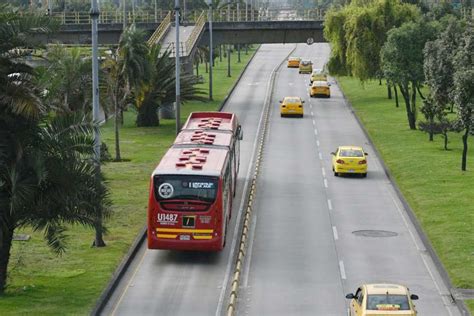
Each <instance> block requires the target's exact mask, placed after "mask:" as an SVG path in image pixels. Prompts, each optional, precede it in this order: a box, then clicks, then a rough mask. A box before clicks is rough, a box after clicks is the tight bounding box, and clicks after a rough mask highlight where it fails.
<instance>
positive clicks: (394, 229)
mask: <svg viewBox="0 0 474 316" xmlns="http://www.w3.org/2000/svg"><path fill="white" fill-rule="evenodd" d="M293 48H294V45H262V47H261V48H260V50H259V51H258V53H257V54H256V56H255V58H254V59H253V61H252V62H251V64H250V65H249V67H248V69H247V71H246V73H245V74H244V76H243V78H242V80H241V82H240V84H239V85H238V87H237V88H236V90H235V91H234V93H233V95H232V96H231V98H230V99H229V102H228V104H227V106H226V108H225V109H224V110H225V111H232V112H235V113H237V115H238V116H239V119H240V121H241V123H242V126H243V131H244V140H243V142H242V146H241V169H240V174H239V179H238V191H237V195H236V199H235V200H234V205H233V218H232V222H231V225H230V228H231V229H230V231H229V236H230V237H231V239H230V240H229V239H228V243H227V246H226V248H225V250H224V251H222V252H221V253H210V254H209V253H191V252H173V251H162V250H146V248H145V245H144V246H143V248H142V249H141V250H140V252H139V254H138V255H137V257H136V260H135V261H134V263H133V264H132V266H131V267H130V269H129V271H128V272H127V275H126V277H125V278H124V279H123V281H122V283H121V284H120V286H119V288H118V290H117V291H116V293H114V295H113V297H112V299H111V300H110V301H109V304H108V306H107V307H106V309H105V311H104V314H106V315H110V314H112V315H216V316H217V315H223V314H224V313H225V310H226V307H227V300H228V297H229V296H228V291H229V284H228V283H229V281H230V274H231V272H232V269H233V264H234V262H235V261H234V260H235V248H236V243H237V237H238V233H239V232H238V231H236V230H235V227H236V223H237V222H239V220H240V214H241V212H242V207H243V205H242V203H243V197H242V192H243V191H244V190H245V183H246V180H247V179H248V177H249V165H250V164H249V163H250V161H251V159H252V157H253V154H254V148H255V140H256V133H257V127H258V126H259V122H260V118H261V113H262V109H263V103H264V100H265V95H266V90H267V88H268V80H269V78H270V74H271V72H272V70H273V69H274V68H275V67H276V66H277V65H278V64H279V63H280V62H281V61H282V60H283V59H284V58H285V57H286V56H287V54H288V53H289V52H290V51H291V50H292V49H293ZM294 55H299V56H301V57H307V58H310V59H312V60H313V62H314V63H315V66H316V67H317V68H321V67H322V65H323V64H324V63H325V62H326V61H327V58H328V55H329V46H328V45H327V44H314V45H312V46H307V45H299V46H298V47H297V50H296V51H295V53H294ZM308 84H309V75H299V74H298V70H297V69H288V68H286V67H282V68H281V69H280V71H279V74H278V75H277V77H276V82H275V89H274V92H275V94H274V98H273V101H272V104H271V106H272V109H271V112H270V122H269V123H270V124H269V131H268V134H267V139H266V144H265V147H264V156H263V162H262V165H261V166H262V167H261V173H260V176H259V179H258V189H257V195H256V200H255V201H254V218H253V221H252V226H251V235H250V242H249V249H248V252H247V256H246V261H245V265H244V269H243V277H242V279H241V283H242V284H241V289H240V291H239V301H238V302H239V304H238V306H237V314H238V315H324V316H329V315H346V311H347V306H348V301H347V300H346V299H345V294H346V293H349V292H353V291H354V290H355V289H356V287H357V286H358V285H359V284H360V283H364V282H394V283H402V284H405V285H407V286H408V287H409V288H410V289H411V291H412V292H413V293H416V294H418V295H419V296H420V300H419V301H417V302H416V305H417V309H418V311H419V315H429V316H437V315H459V312H458V310H457V308H456V307H455V306H454V305H452V304H451V303H450V301H449V299H448V298H449V291H448V290H447V289H446V288H445V287H444V285H443V283H442V281H441V278H440V276H439V273H438V272H437V270H436V268H435V266H434V264H433V262H432V261H431V258H430V257H429V256H428V254H427V253H426V251H425V249H424V247H423V245H422V243H421V241H420V239H419V237H418V236H417V233H416V231H415V229H414V227H413V225H412V224H411V223H410V221H409V219H408V217H407V215H406V214H405V211H404V209H403V206H402V204H401V202H400V200H399V199H398V197H397V195H396V193H395V191H394V189H393V187H392V185H391V183H390V182H389V180H388V178H387V177H386V175H385V173H384V171H383V169H382V167H381V165H380V162H379V161H378V160H377V158H376V156H375V154H374V152H373V149H372V148H371V146H370V145H369V143H368V140H367V139H366V137H365V136H364V134H363V132H362V130H361V129H360V127H359V126H358V124H357V122H356V120H355V118H354V116H353V114H352V113H351V111H350V109H349V108H348V107H347V105H346V104H345V102H344V99H343V97H342V95H341V92H340V90H339V88H338V86H337V84H336V83H334V82H333V85H332V86H331V92H332V97H331V98H330V99H310V98H309V95H308ZM289 95H297V96H301V97H303V98H304V99H305V100H306V103H305V116H304V118H302V119H301V118H281V117H280V115H279V111H278V102H277V101H278V100H280V99H282V98H283V97H284V96H289ZM344 144H348V145H362V146H364V148H365V150H366V151H367V152H368V153H369V156H368V160H369V172H368V176H367V178H365V179H364V178H352V177H334V176H333V174H332V171H331V155H330V152H331V151H334V149H335V148H336V147H337V146H338V145H344ZM150 172H151V170H150ZM144 222H145V219H144ZM360 230H368V231H369V233H376V232H373V231H375V230H382V231H386V232H390V233H392V235H394V236H392V237H363V236H359V235H356V234H354V232H355V231H360Z"/></svg>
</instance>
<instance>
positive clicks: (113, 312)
mask: <svg viewBox="0 0 474 316" xmlns="http://www.w3.org/2000/svg"><path fill="white" fill-rule="evenodd" d="M147 252H148V251H147V250H146V249H145V251H144V252H143V255H142V257H141V258H140V261H139V262H138V264H137V266H136V268H135V271H133V274H132V277H131V278H130V280H128V282H127V285H126V286H125V289H124V291H123V292H122V295H120V298H119V300H118V301H117V304H115V307H114V309H113V311H112V313H111V316H114V315H115V313H116V312H117V309H118V307H119V306H120V304H121V303H122V300H123V298H124V297H125V294H126V293H127V291H128V289H129V287H130V285H131V283H132V281H133V280H134V279H135V275H136V274H137V272H138V268H140V266H141V265H142V263H143V259H145V255H146V253H147Z"/></svg>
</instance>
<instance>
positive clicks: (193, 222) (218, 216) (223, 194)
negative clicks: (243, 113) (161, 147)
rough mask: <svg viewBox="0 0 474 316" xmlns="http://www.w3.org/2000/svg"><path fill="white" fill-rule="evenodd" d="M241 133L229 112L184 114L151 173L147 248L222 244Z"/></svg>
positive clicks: (219, 247)
mask: <svg viewBox="0 0 474 316" xmlns="http://www.w3.org/2000/svg"><path fill="white" fill-rule="evenodd" d="M241 138H242V131H241V127H240V125H239V124H238V121H237V118H236V116H235V115H234V114H232V113H221V112H196V113H191V114H190V116H189V118H188V120H187V121H186V123H185V125H184V126H183V129H182V132H180V134H179V135H178V136H177V138H176V140H175V142H174V144H173V146H172V148H170V149H169V150H168V152H167V153H166V154H165V156H164V157H163V158H162V160H161V162H160V164H159V165H158V167H157V168H156V169H155V170H154V172H153V174H152V176H151V182H150V183H151V184H150V197H149V203H148V248H149V249H175V250H198V251H201V250H206V251H219V250H222V249H223V248H224V246H225V240H226V235H227V226H228V224H229V221H230V218H231V211H232V209H231V208H232V198H233V195H234V194H235V190H236V179H237V173H238V168H239V141H240V139H241Z"/></svg>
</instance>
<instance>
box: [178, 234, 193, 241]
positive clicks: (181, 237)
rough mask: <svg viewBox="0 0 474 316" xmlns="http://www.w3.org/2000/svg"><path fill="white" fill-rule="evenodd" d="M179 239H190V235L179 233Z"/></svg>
mask: <svg viewBox="0 0 474 316" xmlns="http://www.w3.org/2000/svg"><path fill="white" fill-rule="evenodd" d="M179 240H191V236H189V235H180V236H179Z"/></svg>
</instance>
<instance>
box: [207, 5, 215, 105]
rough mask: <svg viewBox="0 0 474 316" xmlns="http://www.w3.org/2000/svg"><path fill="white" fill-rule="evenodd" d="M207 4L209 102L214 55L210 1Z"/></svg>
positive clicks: (210, 98)
mask: <svg viewBox="0 0 474 316" xmlns="http://www.w3.org/2000/svg"><path fill="white" fill-rule="evenodd" d="M207 4H208V5H209V18H208V20H209V100H212V62H213V56H212V55H213V54H214V48H213V46H212V45H213V44H212V0H207Z"/></svg>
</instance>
